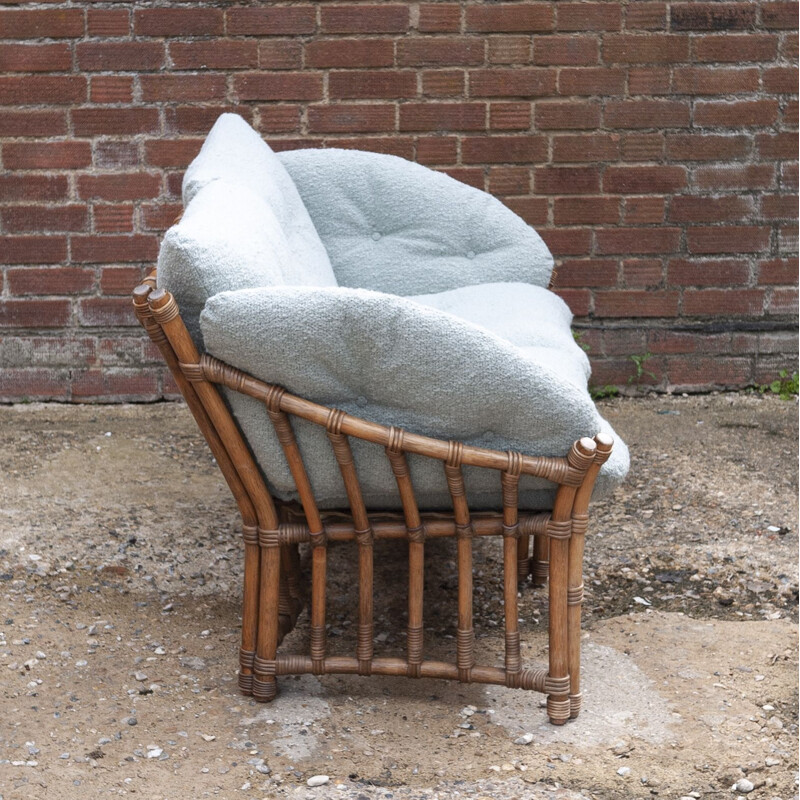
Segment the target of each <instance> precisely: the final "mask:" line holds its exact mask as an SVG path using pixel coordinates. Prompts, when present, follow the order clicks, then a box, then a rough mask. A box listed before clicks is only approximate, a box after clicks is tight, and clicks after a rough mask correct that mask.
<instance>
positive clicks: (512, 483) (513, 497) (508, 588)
mask: <svg viewBox="0 0 800 800" xmlns="http://www.w3.org/2000/svg"><path fill="white" fill-rule="evenodd" d="M521 468H522V456H521V455H520V454H519V453H513V452H510V451H509V453H508V469H506V470H505V471H504V472H502V473H501V475H500V480H501V485H502V493H503V609H504V615H505V633H506V637H505V667H506V686H510V687H515V688H516V687H519V685H520V675H521V671H522V659H521V657H520V645H519V623H518V619H517V618H518V615H519V610H518V605H517V587H518V577H519V576H518V571H517V568H518V561H517V558H518V548H517V544H518V537H519V509H518V505H519V475H520V470H521Z"/></svg>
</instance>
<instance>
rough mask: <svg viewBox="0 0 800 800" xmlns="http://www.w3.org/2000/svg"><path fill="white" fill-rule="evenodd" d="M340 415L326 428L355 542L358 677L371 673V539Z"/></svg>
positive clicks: (334, 411) (332, 414)
mask: <svg viewBox="0 0 800 800" xmlns="http://www.w3.org/2000/svg"><path fill="white" fill-rule="evenodd" d="M343 416H344V412H343V411H339V410H338V409H331V412H330V414H329V415H328V422H327V426H326V427H327V431H328V438H329V439H330V441H331V445H332V446H333V453H334V455H335V456H336V461H337V463H338V464H339V470H340V471H341V473H342V480H343V481H344V488H345V491H346V492H347V499H348V502H349V503H350V512H351V513H352V515H353V524H354V526H355V533H356V541H357V542H358V644H357V646H356V658H357V659H358V673H359V675H369V674H370V673H371V672H372V638H373V611H372V591H373V590H372V582H373V576H372V573H373V565H372V558H373V548H372V544H373V538H374V537H373V535H372V528H371V526H370V524H369V516H368V515H367V509H366V506H365V505H364V500H363V498H362V496H361V486H360V484H359V482H358V475H357V473H356V467H355V464H354V462H353V453H352V451H351V450H350V442H349V441H348V439H347V437H346V436H345V435H344V434H343V433H342V417H343Z"/></svg>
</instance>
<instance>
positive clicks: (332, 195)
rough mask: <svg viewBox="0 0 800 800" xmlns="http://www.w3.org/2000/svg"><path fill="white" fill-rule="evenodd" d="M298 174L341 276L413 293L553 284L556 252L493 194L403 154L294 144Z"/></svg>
mask: <svg viewBox="0 0 800 800" xmlns="http://www.w3.org/2000/svg"><path fill="white" fill-rule="evenodd" d="M278 158H279V159H280V161H281V162H282V163H283V165H284V166H285V167H286V169H287V170H288V172H289V175H291V177H292V180H293V181H294V182H295V184H296V186H297V189H298V190H299V192H300V196H301V197H302V199H303V203H305V206H306V208H307V209H308V211H309V213H310V214H311V219H312V220H313V221H314V225H315V226H316V229H317V232H318V233H319V235H320V237H321V239H322V241H323V242H324V244H325V247H326V249H327V251H328V255H329V256H330V260H331V263H332V265H333V270H334V272H335V273H336V279H337V281H338V283H339V285H340V286H352V287H359V288H363V289H375V290H377V291H382V292H387V293H390V294H399V295H412V294H421V293H423V292H441V291H444V290H446V289H455V288H456V287H459V286H468V285H470V284H477V283H492V282H497V281H523V282H525V283H530V284H535V285H537V286H547V284H548V283H549V281H550V274H551V272H552V270H553V257H552V256H551V255H550V252H549V250H548V249H547V247H546V246H545V244H544V242H542V240H541V238H540V237H539V235H538V234H537V233H536V231H534V230H533V228H531V227H530V226H529V225H527V224H526V223H525V222H524V221H523V220H522V219H521V218H520V217H518V216H517V215H516V214H514V213H513V212H512V211H511V210H509V209H508V208H506V206H504V205H503V204H502V203H501V202H500V201H499V200H497V199H496V198H494V197H492V196H491V195H490V194H487V193H485V192H481V191H479V190H478V189H474V188H472V187H470V186H466V185H464V184H463V183H460V182H459V181H456V180H454V179H453V178H451V177H449V176H448V175H445V174H443V173H440V172H434V171H433V170H430V169H427V168H426V167H423V166H420V165H419V164H415V163H413V162H410V161H406V160H405V159H402V158H398V157H397V156H390V155H384V154H381V153H366V152H361V151H359V150H336V149H328V150H294V151H289V152H285V153H279V154H278Z"/></svg>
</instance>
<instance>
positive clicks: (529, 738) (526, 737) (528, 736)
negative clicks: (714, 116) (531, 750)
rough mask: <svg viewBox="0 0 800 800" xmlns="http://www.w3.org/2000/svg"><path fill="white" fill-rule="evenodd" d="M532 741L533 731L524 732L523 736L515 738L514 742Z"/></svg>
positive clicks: (525, 742)
mask: <svg viewBox="0 0 800 800" xmlns="http://www.w3.org/2000/svg"><path fill="white" fill-rule="evenodd" d="M532 741H533V734H532V733H523V734H522V736H518V737H517V738H516V739H514V744H530V743H531V742H532Z"/></svg>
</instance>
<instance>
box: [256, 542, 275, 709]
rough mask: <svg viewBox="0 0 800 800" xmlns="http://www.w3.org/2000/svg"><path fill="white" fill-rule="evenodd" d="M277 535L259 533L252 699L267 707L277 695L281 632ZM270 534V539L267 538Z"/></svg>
mask: <svg viewBox="0 0 800 800" xmlns="http://www.w3.org/2000/svg"><path fill="white" fill-rule="evenodd" d="M277 533H278V532H277V531H259V543H260V544H261V587H260V588H261V598H260V600H261V602H260V604H259V605H260V613H259V617H260V619H259V625H258V644H257V646H256V657H255V663H254V665H253V672H254V673H255V674H254V676H253V699H254V700H258V702H260V703H268V702H269V701H270V700H274V699H275V697H277V695H278V685H277V679H276V677H275V675H276V673H277V663H276V655H277V650H278V636H279V632H280V617H279V612H280V608H279V606H280V583H281V550H280V547H279V546H278V541H277V539H278V536H277ZM270 534H273V535H270Z"/></svg>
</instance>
